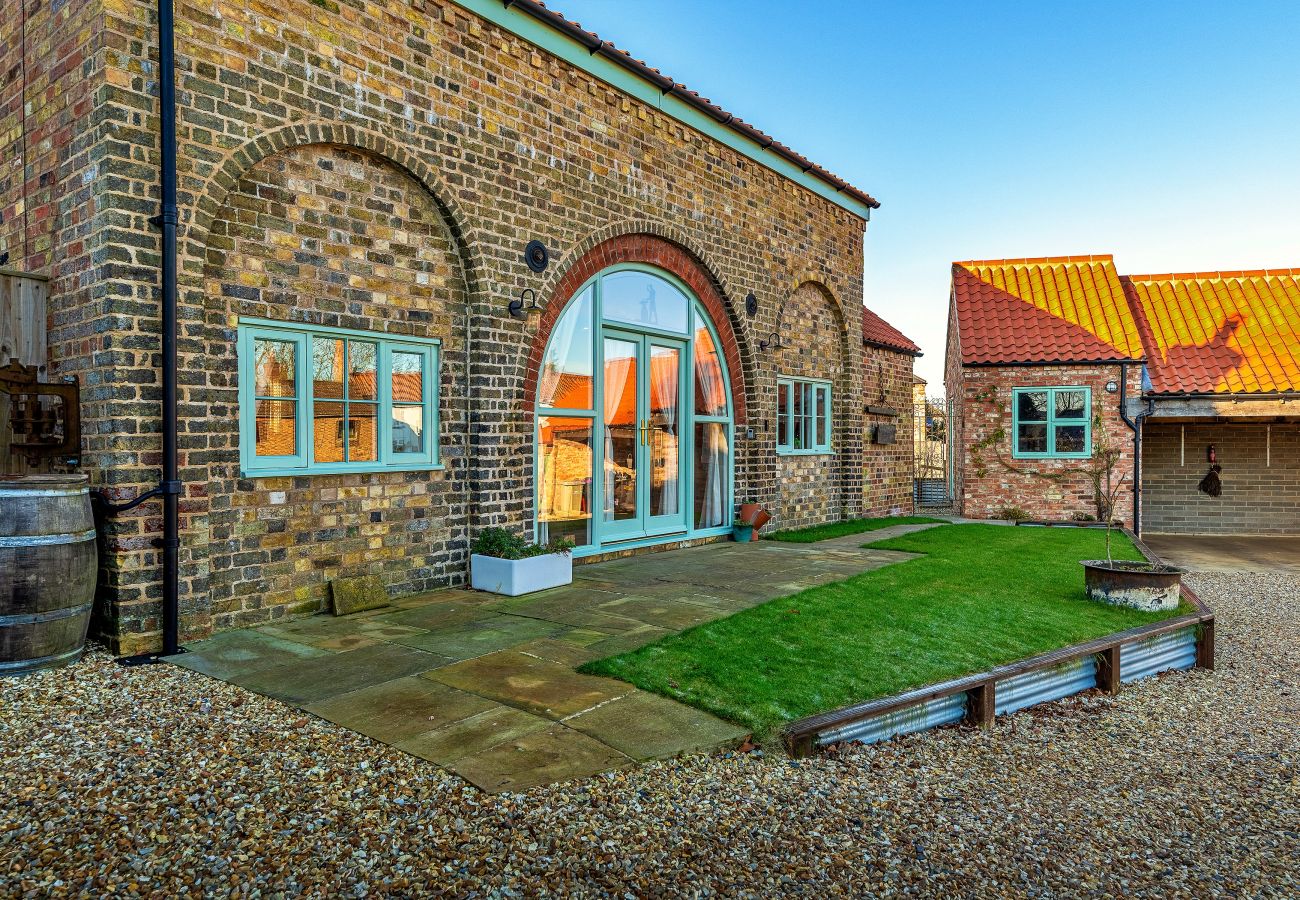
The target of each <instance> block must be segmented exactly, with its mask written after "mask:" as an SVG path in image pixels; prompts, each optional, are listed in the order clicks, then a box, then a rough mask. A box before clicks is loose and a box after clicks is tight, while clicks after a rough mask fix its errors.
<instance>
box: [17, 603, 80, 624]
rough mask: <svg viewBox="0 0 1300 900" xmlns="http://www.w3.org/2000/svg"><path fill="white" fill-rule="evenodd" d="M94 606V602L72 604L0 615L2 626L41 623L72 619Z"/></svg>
mask: <svg viewBox="0 0 1300 900" xmlns="http://www.w3.org/2000/svg"><path fill="white" fill-rule="evenodd" d="M93 606H94V604H93V603H84V604H82V605H81V606H71V607H68V608H66V609H51V610H49V611H47V612H39V613H14V614H13V615H9V616H0V627H6V626H10V625H40V624H42V623H43V622H57V621H58V620H59V619H71V618H72V617H73V616H84V615H85V614H86V613H88V612H90V610H91V608H92V607H93Z"/></svg>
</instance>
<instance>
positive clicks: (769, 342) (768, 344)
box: [758, 331, 785, 353]
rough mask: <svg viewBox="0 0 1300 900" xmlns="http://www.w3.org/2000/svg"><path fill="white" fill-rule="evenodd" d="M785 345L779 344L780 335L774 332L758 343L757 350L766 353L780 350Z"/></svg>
mask: <svg viewBox="0 0 1300 900" xmlns="http://www.w3.org/2000/svg"><path fill="white" fill-rule="evenodd" d="M784 346H785V345H784V344H782V343H781V335H779V334H777V333H776V332H775V331H774V332H772V333H771V334H769V335H768V336H767V338H766V340H762V341H759V342H758V349H759V350H760V351H761V352H764V353H766V352H767V351H768V350H780V349H781V348H782V347H784Z"/></svg>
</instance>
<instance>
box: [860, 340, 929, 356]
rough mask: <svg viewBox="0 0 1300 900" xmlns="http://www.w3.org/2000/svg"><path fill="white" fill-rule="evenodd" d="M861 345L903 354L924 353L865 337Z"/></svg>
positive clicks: (915, 354) (922, 354)
mask: <svg viewBox="0 0 1300 900" xmlns="http://www.w3.org/2000/svg"><path fill="white" fill-rule="evenodd" d="M862 346H864V347H876V348H878V349H880V350H888V351H889V352H891V353H901V354H902V355H904V356H925V354H924V353H923V352H922V351H920V350H905V349H903V348H902V347H894V346H891V345H890V344H882V343H880V341H869V340H867V339H866V338H863V340H862Z"/></svg>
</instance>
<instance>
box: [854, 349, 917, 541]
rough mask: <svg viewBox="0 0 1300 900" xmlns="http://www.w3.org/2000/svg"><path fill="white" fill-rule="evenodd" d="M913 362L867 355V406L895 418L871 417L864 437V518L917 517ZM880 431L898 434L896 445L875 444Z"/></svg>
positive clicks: (889, 354) (888, 354)
mask: <svg viewBox="0 0 1300 900" xmlns="http://www.w3.org/2000/svg"><path fill="white" fill-rule="evenodd" d="M913 362H914V359H913V357H911V356H909V355H908V354H906V353H896V352H894V351H892V350H885V349H883V348H880V347H864V348H863V350H862V363H863V375H862V393H863V399H862V402H863V404H864V406H869V407H877V408H884V409H893V410H897V411H898V415H896V416H890V415H884V414H880V413H872V412H867V413H865V415H864V418H863V436H862V442H863V446H862V462H863V469H864V474H863V479H862V514H863V515H866V516H888V515H899V514H902V513H905V514H910V513H911V511H912V477H913V464H914V462H915V451H916V443H915V442H916V434H915V428H914V419H915V413H914V406H913V399H912V390H913V388H912V363H913ZM877 425H892V426H894V428H895V434H894V443H893V444H876V443H873V441H872V434H873V430H874V428H875V426H877Z"/></svg>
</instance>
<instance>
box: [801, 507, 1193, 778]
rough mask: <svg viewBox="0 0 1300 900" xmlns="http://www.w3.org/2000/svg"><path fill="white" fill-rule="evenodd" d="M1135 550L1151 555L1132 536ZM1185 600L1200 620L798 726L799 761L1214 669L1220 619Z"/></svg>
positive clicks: (1188, 618) (1156, 625)
mask: <svg viewBox="0 0 1300 900" xmlns="http://www.w3.org/2000/svg"><path fill="white" fill-rule="evenodd" d="M1125 533H1126V534H1128V536H1129V538H1130V539H1131V540H1132V541H1133V543H1134V546H1136V547H1137V548H1138V550H1139V551H1140V552H1141V553H1142V554H1143V555H1144V556H1146V558H1147V559H1148V560H1154V559H1155V556H1154V554H1152V553H1151V551H1150V550H1149V549H1148V548H1147V547H1146V545H1144V544H1143V543H1142V542H1141V541H1140V540H1138V539H1137V538H1136V537H1135V536H1134V535H1133V534H1132V533H1130V532H1128V531H1127V529H1126V530H1125ZM1182 596H1183V599H1184V600H1186V601H1187V602H1188V603H1190V604H1191V605H1192V606H1194V607H1195V610H1196V611H1195V612H1190V613H1186V614H1184V615H1181V616H1175V617H1174V618H1172V619H1165V620H1164V621H1163V622H1153V623H1152V624H1150V625H1140V626H1138V627H1136V628H1130V629H1128V630H1127V631H1119V632H1115V633H1114V634H1108V635H1106V636H1105V637H1100V638H1095V639H1093V640H1090V641H1084V642H1083V643H1080V644H1073V645H1071V646H1069V647H1061V648H1060V649H1058V650H1050V651H1048V652H1047V653H1041V654H1039V655H1038V656H1031V657H1029V658H1027V659H1022V660H1018V661H1016V662H1013V663H1007V664H1006V665H1002V666H997V667H996V668H993V669H989V670H988V671H986V672H979V673H977V674H975V675H966V676H963V677H961V678H954V679H952V680H950V681H943V682H940V683H938V684H931V685H927V686H925V687H920V688H916V689H914V690H910V691H905V692H904V693H901V694H895V695H893V696H892V697H882V698H880V699H879V700H871V701H869V702H867V703H858V704H855V705H853V706H846V707H844V708H842V709H837V710H833V711H831V712H826V713H819V714H818V715H815V716H808V717H807V718H803V719H799V720H797V721H794V722H791V723H790V724H789V725H787V726H786V727H785V729H784V730H783V732H782V739H783V740H784V742H785V746H786V749H787V751H789V753H790V755H791V756H808V755H810V754H812V753H813V752H814V751H815V750H816V749H817V747H819V746H824V745H827V744H834V743H839V742H841V741H861V742H863V743H874V742H876V741H881V740H885V739H887V738H890V737H893V736H894V735H896V734H908V733H911V732H915V731H926V730H929V729H931V728H936V727H938V726H940V725H946V724H951V723H953V722H960V721H965V722H968V723H970V724H974V725H979V726H980V727H982V728H987V727H989V726H990V725H992V724H993V719H994V716H997V715H1004V714H1007V713H1011V712H1016V711H1017V710H1021V709H1025V708H1026V707H1029V706H1034V705H1037V704H1039V703H1046V702H1048V701H1050V700H1059V699H1061V698H1062V697H1068V696H1071V695H1073V694H1077V693H1080V692H1081V691H1085V690H1088V689H1090V688H1093V687H1096V688H1098V689H1100V690H1102V691H1104V692H1106V693H1108V694H1117V693H1119V689H1120V684H1121V683H1123V682H1126V681H1135V680H1137V679H1139V678H1145V677H1147V676H1150V675H1154V674H1156V673H1157V672H1161V671H1165V670H1167V669H1189V668H1198V669H1213V668H1214V611H1213V610H1211V609H1210V608H1209V607H1208V606H1206V605H1205V604H1204V603H1203V602H1202V601H1201V598H1200V597H1198V596H1196V593H1195V592H1194V591H1193V590H1192V589H1191V588H1189V587H1187V586H1186V585H1183V587H1182Z"/></svg>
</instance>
